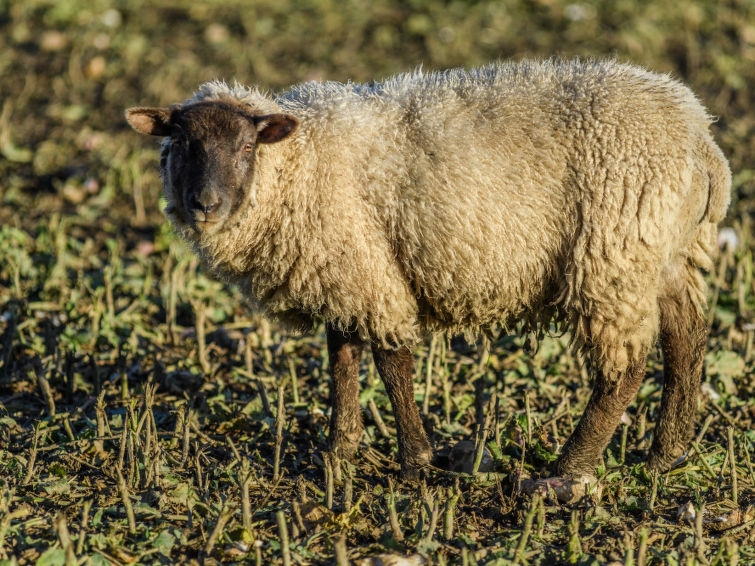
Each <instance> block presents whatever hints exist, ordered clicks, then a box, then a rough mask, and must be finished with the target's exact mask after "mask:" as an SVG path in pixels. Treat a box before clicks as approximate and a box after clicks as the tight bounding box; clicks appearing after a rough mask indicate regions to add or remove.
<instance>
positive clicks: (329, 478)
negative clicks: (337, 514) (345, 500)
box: [323, 454, 333, 509]
mask: <svg viewBox="0 0 755 566" xmlns="http://www.w3.org/2000/svg"><path fill="white" fill-rule="evenodd" d="M323 460H324V461H325V507H327V508H328V509H333V463H332V462H331V461H330V454H325V458H323Z"/></svg>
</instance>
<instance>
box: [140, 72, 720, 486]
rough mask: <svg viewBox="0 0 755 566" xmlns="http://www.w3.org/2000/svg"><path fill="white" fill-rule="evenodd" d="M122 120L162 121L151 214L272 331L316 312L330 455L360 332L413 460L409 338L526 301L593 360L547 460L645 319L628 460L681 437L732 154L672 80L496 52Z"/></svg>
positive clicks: (623, 392)
mask: <svg viewBox="0 0 755 566" xmlns="http://www.w3.org/2000/svg"><path fill="white" fill-rule="evenodd" d="M126 117H127V120H128V122H129V123H130V125H131V126H132V127H133V128H134V129H136V130H137V131H138V132H141V133H144V134H149V135H153V136H161V137H164V138H165V140H164V142H163V145H162V153H161V159H160V169H161V174H162V180H163V184H164V191H165V197H166V200H167V207H166V210H165V212H166V214H167V216H168V218H169V219H170V221H171V222H172V224H173V226H174V227H175V229H176V230H177V232H178V233H179V234H180V235H181V236H182V237H183V238H184V239H185V240H186V241H188V242H189V243H190V244H191V245H192V246H193V248H194V249H195V251H196V253H197V254H198V255H199V256H200V258H201V259H202V262H203V264H204V265H205V266H206V268H207V269H208V270H209V272H211V273H212V274H213V275H214V276H216V277H218V278H220V279H222V280H225V281H228V282H230V283H233V284H235V285H237V286H238V287H239V288H240V289H241V290H242V291H243V293H244V295H245V296H246V297H248V298H249V299H250V301H251V303H252V304H253V305H254V306H255V307H256V308H258V309H260V310H262V311H263V312H265V313H267V314H268V315H270V316H272V317H276V318H278V319H280V320H282V321H283V322H284V323H286V324H287V325H289V326H290V327H292V328H296V329H306V328H310V327H311V326H312V325H313V324H314V322H316V321H324V322H325V323H326V330H327V347H328V353H329V359H330V364H331V373H332V381H333V383H332V389H331V403H332V416H331V421H330V436H329V441H328V442H329V449H330V450H331V452H332V453H334V454H336V455H338V456H340V457H344V458H351V457H352V456H353V454H354V452H355V450H356V448H357V447H358V443H359V441H360V438H361V435H362V430H363V428H362V420H361V411H360V408H359V404H358V400H357V399H358V387H359V386H358V373H359V360H360V356H361V354H362V350H363V347H364V345H365V344H370V345H371V348H372V353H373V357H374V361H375V365H376V367H377V370H378V372H379V374H380V376H381V378H382V380H383V382H384V384H385V388H386V392H387V394H388V396H389V398H390V401H391V404H392V407H393V411H394V414H395V417H396V429H397V436H398V454H399V460H400V463H401V469H402V473H403V474H404V475H405V476H408V477H416V475H417V473H418V471H419V470H421V469H422V467H423V466H426V465H427V464H428V463H429V462H430V461H431V458H432V455H433V453H432V450H431V447H430V444H429V442H428V439H427V436H426V434H425V431H424V430H423V427H422V422H421V419H420V414H419V410H418V407H417V405H416V403H415V401H414V392H413V386H412V367H413V355H412V346H413V345H415V344H416V343H417V341H418V340H420V339H421V338H422V337H423V336H425V335H427V334H428V333H433V332H444V333H446V334H455V333H475V332H480V331H485V330H486V329H491V328H495V327H499V326H503V327H504V328H507V327H511V326H512V325H513V324H515V323H516V322H517V321H524V323H525V327H526V328H529V329H533V330H535V331H540V332H542V331H547V330H548V329H549V328H553V327H554V326H556V327H559V328H564V329H569V330H570V331H571V333H572V339H573V342H574V344H575V347H576V348H577V349H578V350H579V351H581V352H583V353H584V354H586V355H589V356H590V358H591V360H592V367H593V369H594V373H595V383H594V388H593V391H592V394H591V397H590V399H589V401H588V404H587V407H586V408H585V411H584V413H583V415H582V417H581V419H580V421H579V424H578V425H577V427H576V429H575V430H574V432H573V434H572V435H571V437H570V438H569V439H568V441H567V442H566V444H565V445H564V447H563V450H562V451H561V454H560V456H559V458H558V461H557V462H556V465H555V470H554V473H555V474H556V475H559V476H563V477H564V478H570V477H571V478H574V477H580V476H585V475H587V476H589V475H590V474H591V473H592V472H593V470H594V467H595V465H596V463H597V461H598V460H599V458H600V455H601V453H602V451H603V449H604V448H605V446H606V445H607V444H608V442H609V440H610V438H611V436H612V434H613V432H614V430H615V428H616V426H617V425H618V423H619V420H620V418H621V416H622V414H623V413H624V411H625V409H626V408H627V406H628V404H629V403H630V402H631V400H632V399H633V397H634V396H635V395H636V392H637V390H638V388H639V386H640V383H641V381H642V379H643V377H644V375H645V365H646V362H645V360H646V355H647V353H648V350H649V349H650V348H651V347H652V345H653V344H654V342H655V340H656V338H659V339H660V342H661V345H662V350H663V356H664V365H665V369H664V376H665V377H664V389H663V395H662V400H661V404H660V410H659V413H658V417H657V424H656V427H655V434H654V439H653V443H652V446H651V449H650V452H649V456H648V462H647V464H648V466H650V467H651V468H655V469H659V470H663V469H667V468H668V467H669V466H670V465H671V464H672V462H674V460H675V459H676V458H677V457H679V456H680V455H682V454H683V452H684V450H685V447H686V443H687V442H688V441H689V439H690V438H691V435H692V433H693V432H694V428H693V421H694V416H695V412H696V401H697V395H698V388H699V382H700V378H701V371H702V361H703V355H704V351H705V346H706V338H707V325H706V322H705V318H704V308H705V292H706V284H705V281H704V279H703V277H702V275H701V273H700V269H704V270H709V269H710V268H711V262H712V254H713V252H714V249H715V246H714V242H715V237H716V233H717V223H718V222H719V221H721V220H722V219H723V217H724V215H725V212H726V209H727V206H728V203H729V193H730V183H731V174H730V171H729V166H728V162H727V160H726V159H725V157H724V155H723V153H722V152H721V150H720V149H719V147H718V146H717V145H716V144H715V142H714V140H713V138H712V137H711V134H710V132H709V125H710V123H711V121H712V118H711V117H710V116H709V115H708V114H707V113H706V111H705V109H704V108H703V107H702V105H701V104H700V102H699V101H698V100H697V98H696V97H695V95H694V94H693V93H692V92H691V91H690V90H689V89H687V88H686V87H685V86H683V85H682V84H681V83H680V82H678V81H676V80H675V79H673V78H670V77H669V76H666V75H659V74H654V73H652V72H649V71H647V70H644V69H642V68H639V67H637V66H632V65H629V64H623V63H619V62H616V61H613V60H609V61H602V60H588V61H584V60H575V61H563V60H546V61H523V62H498V63H494V64H490V65H488V66H484V67H480V68H476V69H471V70H464V69H451V70H446V71H442V72H429V73H425V72H423V71H421V70H418V71H415V72H411V73H407V74H401V75H398V76H395V77H393V78H389V79H387V80H385V81H382V82H374V83H369V84H354V83H347V84H341V83H336V82H322V83H320V82H308V83H304V84H299V85H296V86H293V87H292V88H290V89H289V90H287V91H285V92H282V93H280V94H277V95H270V94H267V93H264V92H261V91H260V90H258V89H256V88H249V87H245V86H242V85H239V84H234V85H232V86H229V85H228V84H226V83H224V82H219V81H213V82H208V83H205V84H203V85H201V86H200V87H199V90H198V91H197V92H196V93H195V94H194V96H193V97H192V98H191V99H189V100H186V101H184V102H183V103H180V104H177V105H174V106H171V107H168V108H154V107H136V108H130V109H128V110H127V113H126Z"/></svg>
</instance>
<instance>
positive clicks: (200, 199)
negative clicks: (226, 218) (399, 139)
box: [191, 191, 220, 214]
mask: <svg viewBox="0 0 755 566" xmlns="http://www.w3.org/2000/svg"><path fill="white" fill-rule="evenodd" d="M191 205H192V206H193V207H194V208H195V209H197V210H200V211H202V212H204V213H205V214H210V212H212V211H213V210H215V209H216V208H217V207H218V206H220V197H218V196H217V195H216V194H215V193H209V192H205V191H203V192H202V193H200V194H199V195H194V196H193V197H192V199H191Z"/></svg>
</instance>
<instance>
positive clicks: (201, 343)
mask: <svg viewBox="0 0 755 566" xmlns="http://www.w3.org/2000/svg"><path fill="white" fill-rule="evenodd" d="M192 304H193V306H194V312H195V314H196V320H195V331H196V335H197V358H198V361H199V366H200V367H201V368H202V371H203V372H204V373H205V374H209V373H210V362H209V361H208V360H207V343H206V341H205V320H206V318H207V312H206V307H205V304H204V301H192Z"/></svg>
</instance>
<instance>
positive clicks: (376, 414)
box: [367, 397, 391, 438]
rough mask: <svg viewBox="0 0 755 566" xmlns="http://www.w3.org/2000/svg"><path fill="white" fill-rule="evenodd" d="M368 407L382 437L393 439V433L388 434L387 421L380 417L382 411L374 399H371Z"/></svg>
mask: <svg viewBox="0 0 755 566" xmlns="http://www.w3.org/2000/svg"><path fill="white" fill-rule="evenodd" d="M367 407H368V408H369V409H370V414H371V415H372V420H373V421H375V424H376V425H377V428H378V431H379V432H380V436H382V437H383V438H391V433H390V432H388V427H387V426H385V421H384V420H383V417H382V416H380V410H379V409H378V407H377V405H376V404H375V400H374V399H373V398H372V397H370V400H369V401H368V402H367Z"/></svg>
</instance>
